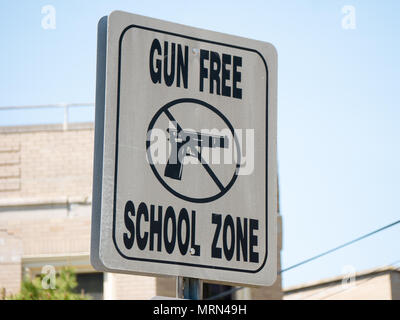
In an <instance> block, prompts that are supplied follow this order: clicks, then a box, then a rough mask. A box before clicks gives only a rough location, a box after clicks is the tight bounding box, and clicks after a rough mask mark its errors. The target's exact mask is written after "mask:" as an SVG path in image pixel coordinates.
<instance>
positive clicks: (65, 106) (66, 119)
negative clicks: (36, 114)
mask: <svg viewBox="0 0 400 320" xmlns="http://www.w3.org/2000/svg"><path fill="white" fill-rule="evenodd" d="M72 107H94V103H56V104H42V105H30V106H0V111H4V110H22V109H45V108H63V109H64V121H63V128H64V130H67V129H68V123H69V108H72Z"/></svg>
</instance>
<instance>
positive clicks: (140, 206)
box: [91, 11, 277, 286]
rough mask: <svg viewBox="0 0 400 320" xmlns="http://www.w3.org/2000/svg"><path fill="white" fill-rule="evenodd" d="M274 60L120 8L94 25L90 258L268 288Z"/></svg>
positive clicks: (272, 243) (262, 46)
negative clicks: (95, 59)
mask: <svg viewBox="0 0 400 320" xmlns="http://www.w3.org/2000/svg"><path fill="white" fill-rule="evenodd" d="M276 91H277V54H276V51H275V49H274V47H273V46H272V45H271V44H269V43H264V42H260V41H255V40H249V39H245V38H241V37H235V36H231V35H226V34H221V33H216V32H211V31H205V30H201V29H196V28H191V27H187V26H183V25H179V24H174V23H169V22H165V21H160V20H156V19H151V18H147V17H143V16H138V15H134V14H129V13H124V12H119V11H116V12H113V13H111V14H110V15H109V16H108V17H104V18H102V19H101V20H100V22H99V27H98V54H97V91H96V120H95V161H94V180H93V204H92V206H93V216H92V243H91V262H92V265H93V266H94V267H95V268H96V269H98V270H101V271H108V272H121V273H132V274H146V275H170V276H184V277H192V278H199V279H204V280H210V281H218V282H223V283H234V284H247V285H255V286H263V285H271V284H273V282H274V281H275V279H276V274H277V231H276V214H277V213H276V211H277V170H276V118H277V116H276Z"/></svg>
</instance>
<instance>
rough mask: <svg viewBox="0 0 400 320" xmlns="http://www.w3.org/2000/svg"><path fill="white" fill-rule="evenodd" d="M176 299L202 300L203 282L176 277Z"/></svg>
mask: <svg viewBox="0 0 400 320" xmlns="http://www.w3.org/2000/svg"><path fill="white" fill-rule="evenodd" d="M176 297H177V298H180V299H190V300H202V299H203V280H200V279H194V278H188V277H176Z"/></svg>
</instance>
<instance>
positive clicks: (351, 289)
mask: <svg viewBox="0 0 400 320" xmlns="http://www.w3.org/2000/svg"><path fill="white" fill-rule="evenodd" d="M399 288H400V287H399V286H397V290H398V289H399ZM284 299H285V300H391V299H392V275H391V272H390V271H388V272H380V273H371V274H366V275H363V276H360V277H356V279H355V281H354V282H353V283H345V284H342V281H341V280H335V281H332V282H326V283H320V284H316V285H311V286H304V287H303V288H299V289H295V290H290V291H287V292H285V295H284Z"/></svg>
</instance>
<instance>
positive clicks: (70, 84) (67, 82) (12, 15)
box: [0, 0, 400, 286]
mask: <svg viewBox="0 0 400 320" xmlns="http://www.w3.org/2000/svg"><path fill="white" fill-rule="evenodd" d="M48 4H50V5H53V6H54V7H55V9H56V29H55V30H44V29H43V28H42V27H41V20H42V18H43V15H42V13H41V9H42V6H44V5H48ZM344 5H353V6H354V7H355V9H356V29H354V30H346V29H343V28H342V24H341V21H342V18H343V13H342V12H341V9H342V7H343V6H344ZM116 9H118V10H125V11H129V12H132V13H137V14H142V15H146V16H150V17H155V18H159V19H164V20H169V21H172V22H177V23H182V24H187V25H190V26H194V27H201V28H205V29H209V30H214V31H220V32H225V33H230V34H235V35H239V36H244V37H248V38H253V39H257V40H262V41H267V42H271V43H273V44H274V45H275V47H276V48H277V50H278V61H279V63H278V65H279V67H278V164H279V178H280V187H281V189H280V193H281V213H282V216H283V222H284V230H283V235H284V237H283V251H282V263H283V267H288V266H290V265H292V264H295V263H297V262H298V261H301V260H303V259H305V258H308V257H310V256H313V255H315V254H318V253H320V252H322V251H325V250H327V249H330V248H332V247H334V246H336V245H338V244H341V243H343V242H345V241H348V240H351V239H353V238H355V237H357V236H359V235H362V234H364V233H366V232H369V231H372V230H374V229H376V228H378V227H381V226H383V225H385V224H388V223H390V222H392V221H395V220H397V219H399V216H400V215H399V212H400V204H399V198H400V197H399V190H400V182H399V181H400V169H399V163H400V151H399V137H400V126H399V125H398V123H399V120H400V104H399V100H400V99H399V89H400V87H399V83H400V82H399V76H400V62H399V60H398V57H399V56H400V44H399V43H400V42H399V38H400V19H399V18H400V17H399V15H400V2H398V1H389V0H387V1H384V2H383V1H376V0H370V1H354V0H352V1H350V0H348V1H333V0H332V1H317V0H314V1H311V0H298V1H248V2H244V1H201V2H188V1H159V2H157V1H151V2H146V1H122V0H113V1H111V0H109V1H105V0H98V1H76V0H68V1H55V0H53V1H51V0H48V1H39V0H37V1H32V0H20V1H10V0H7V1H1V3H0V25H1V28H0V36H1V39H2V43H3V45H2V50H0V70H1V73H0V88H1V94H0V106H5V105H33V104H49V103H60V102H93V101H94V94H95V65H96V32H97V30H96V29H97V22H98V20H99V18H100V17H102V16H104V15H107V14H108V13H110V12H111V11H112V10H116ZM92 116H93V114H92V112H90V111H88V110H86V111H85V110H83V109H82V110H80V112H73V113H72V114H71V118H72V120H76V121H83V120H87V119H91V117H92ZM52 121H62V111H61V110H59V111H49V110H45V111H40V112H38V111H35V112H32V113H31V112H27V111H24V113H21V112H19V113H18V112H6V111H2V112H0V125H10V124H20V123H31V122H34V123H41V122H52ZM397 260H400V226H396V227H393V228H392V229H389V230H387V231H384V232H381V233H379V234H377V235H375V236H373V237H371V238H369V239H367V240H363V241H362V242H360V243H358V244H355V245H353V246H351V247H348V248H346V249H343V250H340V251H338V252H337V253H334V254H332V255H329V256H327V257H324V258H321V259H319V260H317V261H315V262H312V263H309V264H306V265H304V266H302V267H299V268H296V269H294V270H292V271H288V272H287V273H284V275H283V283H284V286H291V285H295V284H300V283H303V282H307V281H313V280H318V279H321V278H323V277H328V276H334V275H338V274H341V272H342V268H343V267H344V266H346V265H352V266H354V268H355V269H356V270H363V269H367V268H372V267H379V266H382V265H386V264H389V263H391V262H394V261H397Z"/></svg>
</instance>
